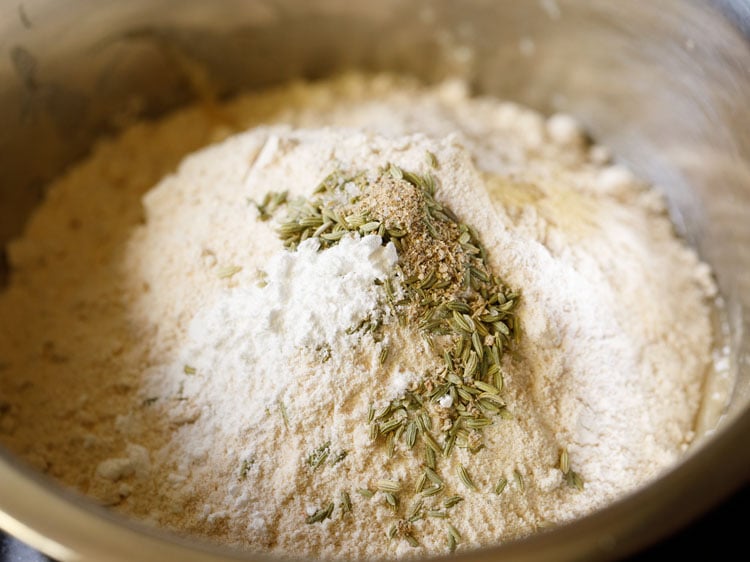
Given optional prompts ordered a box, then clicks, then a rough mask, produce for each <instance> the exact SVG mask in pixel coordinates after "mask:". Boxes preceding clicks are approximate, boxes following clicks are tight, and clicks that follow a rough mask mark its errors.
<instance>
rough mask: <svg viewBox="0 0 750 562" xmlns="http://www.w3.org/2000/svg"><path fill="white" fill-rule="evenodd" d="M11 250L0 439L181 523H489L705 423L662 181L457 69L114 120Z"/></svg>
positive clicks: (606, 476) (453, 529)
mask: <svg viewBox="0 0 750 562" xmlns="http://www.w3.org/2000/svg"><path fill="white" fill-rule="evenodd" d="M243 131H244V132H243ZM234 133H238V134H234ZM206 145H210V146H208V147H207V148H201V147H204V146H206ZM199 148H201V150H199V151H197V152H194V153H193V154H191V155H190V156H187V157H186V158H185V159H184V160H182V159H183V157H184V156H186V155H187V154H188V153H190V152H193V151H195V150H196V149H199ZM181 160H182V161H181ZM178 164H179V165H178ZM154 185H155V187H154ZM8 252H9V258H10V263H11V267H12V276H11V279H10V284H9V286H8V288H7V290H6V291H5V292H4V293H2V294H0V441H1V442H2V444H3V445H5V446H6V447H8V448H9V449H11V450H12V451H13V452H15V453H17V454H18V455H19V456H20V457H22V458H23V459H25V460H26V461H28V462H30V463H32V464H33V465H34V466H36V467H37V468H38V469H40V470H42V471H44V472H46V473H47V474H49V475H51V476H52V477H54V478H57V479H59V480H60V481H62V482H63V483H65V484H67V485H69V486H72V487H74V488H77V489H78V490H80V491H81V492H83V493H85V494H88V495H91V496H93V497H94V498H96V499H97V500H98V501H100V502H102V503H104V504H105V505H109V506H112V507H113V509H116V510H118V511H120V512H122V513H125V514H128V515H131V516H134V517H136V518H139V519H142V520H145V521H147V522H150V523H153V524H154V525H157V526H163V527H166V528H170V529H174V530H177V531H180V532H187V533H190V534H191V535H193V536H195V537H198V538H206V539H210V540H214V541H219V542H221V543H224V544H229V545H235V546H239V547H243V548H249V549H252V550H259V551H269V552H274V553H280V554H288V555H297V556H305V557H311V556H314V557H333V558H360V557H382V556H385V557H395V556H411V555H424V554H440V553H446V552H449V551H453V550H456V549H459V550H460V549H466V548H473V547H476V546H480V545H487V544H493V543H498V542H504V541H507V540H510V539H513V538H517V537H520V536H524V535H527V534H529V533H532V532H535V531H537V530H540V529H543V528H545V527H548V526H551V525H556V524H560V523H563V522H565V521H568V520H571V519H573V518H575V517H578V516H581V515H583V514H586V513H589V512H591V511H593V510H595V509H597V508H599V507H602V506H604V505H605V504H607V503H608V502H610V501H612V500H614V499H615V498H618V497H620V496H622V495H623V494H625V493H627V492H629V491H631V490H633V489H634V488H636V487H638V486H640V485H642V484H644V483H645V482H648V481H649V480H651V479H653V478H655V477H656V476H657V475H659V474H660V473H662V472H663V471H664V470H665V469H667V468H668V467H669V466H670V465H671V464H673V463H674V462H675V461H676V460H677V459H678V458H679V457H680V455H681V454H683V453H684V451H685V450H686V448H687V446H688V445H689V444H690V443H691V441H692V440H693V439H694V435H695V431H696V429H697V428H698V427H699V426H700V425H701V424H702V423H704V422H703V421H702V416H703V413H702V412H703V410H702V404H703V401H704V395H705V394H706V388H707V387H706V385H707V384H708V382H707V381H708V378H709V376H710V374H711V372H712V371H713V368H714V359H713V356H712V353H713V350H714V348H715V345H716V343H717V342H716V341H715V335H714V331H713V328H712V321H711V314H712V306H713V298H714V296H715V288H714V285H713V283H712V280H711V276H710V271H709V269H708V267H707V266H706V265H704V264H702V263H701V262H700V261H699V260H698V258H697V257H696V255H695V253H694V252H693V251H692V250H690V249H689V248H687V247H686V246H685V245H684V244H683V243H682V242H681V241H679V240H678V239H677V238H676V236H675V235H674V233H673V229H672V226H671V224H670V222H669V219H668V216H667V214H666V211H665V206H664V203H663V201H662V198H661V196H660V195H658V194H657V193H656V192H655V191H653V190H651V189H650V188H649V186H647V185H646V184H644V183H642V182H640V181H638V180H636V179H635V178H634V177H633V176H632V174H630V173H629V172H628V171H627V170H626V169H624V168H623V167H621V166H618V165H613V164H611V163H610V162H609V155H608V152H607V150H606V149H605V148H603V147H601V146H598V145H591V144H590V143H588V142H587V141H586V140H585V137H584V135H583V133H582V131H581V130H580V128H579V126H578V125H577V124H576V123H575V122H574V121H573V120H572V119H571V118H569V117H566V116H563V115H556V116H553V117H551V118H549V119H545V118H544V117H542V116H541V115H539V114H537V113H535V112H532V111H530V110H528V109H524V108H521V107H518V106H517V105H514V104H511V103H505V102H501V101H498V100H494V99H481V98H472V97H469V96H468V95H467V93H466V91H465V89H464V87H463V86H462V85H461V84H460V83H457V82H446V83H444V84H442V85H438V86H435V87H430V88H426V87H423V86H421V85H419V84H417V83H415V82H413V81H410V80H408V79H403V78H395V77H392V76H374V77H372V76H370V77H365V76H360V75H351V76H344V77H341V78H338V79H335V80H330V81H327V82H320V83H314V84H307V83H299V84H293V85H289V86H286V87H283V88H279V89H277V90H272V91H268V92H263V93H256V94H249V95H247V96H245V97H242V98H239V99H237V100H235V101H232V102H230V103H228V104H226V105H224V106H222V107H220V108H211V110H210V111H207V110H206V109H205V108H203V107H200V106H196V107H193V108H189V109H186V110H183V111H181V112H179V113H176V114H175V115H172V116H169V117H167V118H165V119H164V120H163V121H161V122H157V123H149V124H139V125H136V126H134V127H132V128H130V129H129V130H127V131H125V132H124V133H123V134H122V135H121V136H120V137H118V138H115V139H112V140H108V141H104V142H102V143H100V144H99V145H98V146H97V147H96V148H95V150H94V152H93V153H92V154H91V156H90V157H89V158H88V159H87V160H86V161H84V162H82V163H81V164H79V165H77V166H76V167H74V168H72V169H71V170H70V171H69V172H68V173H67V174H66V175H64V176H63V177H61V178H60V179H59V180H58V181H57V182H55V184H54V185H52V186H51V188H50V190H49V193H48V196H47V199H46V201H45V202H44V204H43V205H42V206H41V207H40V208H39V210H38V211H37V213H36V214H35V215H34V217H32V219H31V221H30V223H29V225H28V227H27V229H26V232H25V233H24V235H23V237H21V238H19V239H18V240H16V241H15V242H13V243H12V244H11V245H10V246H9V248H8Z"/></svg>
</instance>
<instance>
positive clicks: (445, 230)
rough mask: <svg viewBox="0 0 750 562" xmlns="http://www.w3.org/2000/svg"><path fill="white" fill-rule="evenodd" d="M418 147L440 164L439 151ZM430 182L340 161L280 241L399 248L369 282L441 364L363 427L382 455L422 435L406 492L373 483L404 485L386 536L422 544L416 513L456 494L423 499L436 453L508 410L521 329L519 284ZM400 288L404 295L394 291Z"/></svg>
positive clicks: (395, 496) (395, 495)
mask: <svg viewBox="0 0 750 562" xmlns="http://www.w3.org/2000/svg"><path fill="white" fill-rule="evenodd" d="M425 155H426V159H427V161H428V162H429V163H430V165H431V166H432V167H434V168H436V167H437V166H438V162H437V159H436V157H435V155H434V154H432V153H431V152H427V153H426V154H425ZM435 190H436V182H435V178H434V177H433V176H432V175H431V174H430V173H427V174H426V175H424V176H420V175H417V174H414V173H410V172H407V171H404V170H402V169H401V168H399V167H397V166H394V165H389V166H388V167H387V168H386V169H381V170H377V171H374V172H370V173H368V172H359V173H355V174H352V175H347V174H345V173H343V172H342V171H336V172H335V173H332V174H331V175H329V176H328V177H327V178H326V179H325V180H324V181H323V182H322V183H321V184H320V186H319V187H318V188H317V189H316V190H315V192H314V193H315V197H314V198H313V199H306V198H301V199H299V200H297V201H294V202H292V203H290V205H289V206H290V207H291V210H290V214H289V216H288V217H287V218H286V220H285V221H284V222H283V223H282V224H281V226H280V227H279V229H278V232H279V234H280V236H281V237H282V239H283V241H284V245H285V246H286V247H287V248H292V249H294V248H296V247H298V245H299V244H300V243H304V242H305V241H308V240H311V239H312V240H316V242H315V244H316V246H317V247H318V248H320V249H322V250H325V249H326V248H328V247H331V246H332V245H335V244H337V243H338V242H339V241H341V240H342V239H343V238H344V237H348V236H351V235H354V236H367V235H368V234H371V233H376V235H377V236H378V237H380V239H381V240H382V243H383V244H384V245H393V246H394V247H395V248H396V250H397V251H398V255H399V263H398V266H397V271H395V272H394V273H393V274H392V275H391V276H389V277H388V278H386V279H385V281H382V280H379V279H376V280H375V283H382V284H383V285H384V286H385V293H386V297H387V304H388V305H389V306H390V308H391V311H392V312H393V314H394V315H395V316H396V317H397V318H398V319H399V321H400V322H412V323H417V324H418V326H419V330H420V332H421V334H422V336H423V337H424V339H425V341H426V342H427V344H428V346H429V348H430V349H431V350H432V351H433V352H434V353H436V354H438V355H439V356H440V357H441V358H442V360H443V363H444V364H443V365H441V367H440V368H439V369H438V370H435V371H431V370H427V371H426V372H425V373H424V374H423V377H422V378H421V379H420V380H417V381H416V382H414V383H412V384H411V385H410V386H409V387H408V388H407V390H406V392H405V393H403V394H402V395H400V396H398V397H397V398H396V399H394V400H392V401H391V402H389V403H388V404H386V405H385V406H384V407H382V408H377V409H376V408H375V406H374V405H371V406H370V408H369V411H368V416H367V421H368V423H369V424H370V436H371V438H372V439H373V440H378V439H379V438H384V439H385V441H386V447H387V451H388V456H389V457H393V455H394V454H395V449H396V446H397V444H399V443H400V442H401V443H402V445H404V448H405V449H407V450H413V449H414V447H415V445H416V444H417V442H418V441H419V442H421V444H422V445H423V447H422V448H423V451H424V464H423V469H422V471H421V474H420V475H419V477H418V479H417V484H416V486H415V487H414V489H413V490H409V491H408V492H407V491H406V490H404V489H403V487H404V486H403V483H401V482H399V481H398V480H392V479H381V480H378V481H377V483H376V490H377V491H379V492H381V493H382V494H383V496H384V501H385V503H386V504H387V505H388V506H389V507H390V508H391V509H392V510H393V511H394V512H396V513H398V511H399V506H400V503H401V497H402V495H409V496H412V498H411V501H412V506H411V507H410V509H409V511H408V513H407V514H406V515H402V517H401V518H399V519H397V520H396V521H395V522H394V523H393V524H392V525H391V526H390V529H389V531H388V536H389V538H391V539H392V538H394V537H396V536H401V537H403V538H404V539H406V540H407V541H408V542H409V544H411V545H412V546H418V545H419V541H418V539H417V538H416V537H415V535H414V528H413V523H415V522H416V521H419V520H420V519H423V518H424V517H427V516H432V517H440V518H445V519H448V517H449V511H448V510H449V509H450V507H452V506H453V505H455V504H456V503H458V502H460V501H462V500H463V498H462V497H461V496H455V495H454V496H451V498H449V499H446V500H445V501H444V503H443V506H441V507H442V509H441V508H438V509H427V508H425V504H424V498H428V497H434V496H437V495H439V494H442V492H444V490H445V484H444V481H443V479H442V478H441V476H440V475H439V472H440V469H439V468H438V462H437V459H438V458H439V457H448V456H450V454H451V452H452V450H453V447H454V446H458V447H463V448H466V449H469V450H470V451H472V452H476V451H478V450H479V449H480V448H482V446H483V443H482V438H481V430H482V428H484V427H486V426H488V425H491V424H492V423H493V419H492V418H493V417H494V416H500V417H501V418H502V417H506V418H508V417H512V414H510V412H509V411H508V410H507V408H506V404H505V402H504V401H503V399H502V398H501V396H500V393H501V391H502V388H503V375H502V369H501V357H502V355H503V350H504V348H505V347H506V346H507V345H508V344H509V343H510V342H511V340H512V339H513V338H514V336H515V334H516V333H517V331H516V329H515V324H516V318H515V317H514V314H513V311H514V309H515V307H516V303H517V299H518V298H519V296H518V293H516V292H513V291H511V290H510V289H508V288H506V287H504V286H503V285H502V284H501V283H500V282H499V281H498V280H497V278H496V277H495V275H494V274H493V273H492V272H491V271H490V270H489V267H488V264H487V252H486V250H485V248H484V246H483V245H482V243H481V242H480V241H479V239H478V237H477V234H476V231H475V230H474V229H473V228H471V227H470V226H468V225H467V224H464V223H462V222H460V221H459V220H458V218H457V217H456V216H455V214H454V213H453V212H452V211H451V210H450V209H449V208H448V207H445V206H443V205H441V204H440V203H438V202H437V200H436V199H435ZM285 200H286V194H268V195H267V196H266V197H265V198H264V200H263V203H262V204H260V205H258V210H259V213H260V218H261V219H266V218H268V205H269V203H271V202H273V203H274V205H273V206H274V207H276V206H278V204H279V203H281V202H282V201H285ZM402 293H403V298H397V295H401V294H402ZM384 312H385V311H380V312H379V313H378V312H377V311H376V312H375V314H374V315H372V316H368V318H367V319H366V320H365V321H363V322H362V323H360V325H359V326H357V327H356V330H359V329H362V330H367V331H369V332H371V333H372V334H373V337H374V338H375V340H376V341H381V340H382V334H379V332H380V331H381V330H382V327H383V323H384V316H385V314H384ZM388 352H389V349H388V347H383V348H382V349H381V352H380V355H379V358H378V359H379V363H380V365H383V364H385V363H386V361H388V355H389V353H388ZM395 361H398V359H395ZM433 420H435V421H434V422H433ZM436 435H439V437H436ZM402 440H403V441H402ZM329 447H330V442H328V443H326V444H325V445H323V446H322V447H321V448H320V449H317V450H316V451H315V452H313V453H312V454H311V456H310V457H309V459H308V463H309V464H310V465H311V466H312V467H313V468H315V467H317V466H318V465H319V464H320V463H321V462H323V460H325V458H327V456H328V454H329ZM565 472H567V470H565ZM458 474H459V477H460V479H461V481H462V482H463V483H464V485H465V486H466V487H468V488H469V489H471V490H473V491H477V487H476V485H475V484H474V483H473V481H472V480H471V477H470V476H469V474H468V473H467V471H466V469H465V468H464V467H463V466H459V472H458ZM428 483H429V484H428ZM359 492H360V494H361V495H364V496H365V497H371V495H372V494H374V492H373V491H372V490H369V489H367V488H365V489H360V490H359ZM404 492H406V494H404ZM409 492H410V493H409ZM414 498H416V499H414ZM340 509H341V510H342V513H350V512H351V499H350V497H349V495H348V493H347V492H342V503H341V505H340ZM334 513H335V504H334V503H329V504H328V506H326V507H325V508H320V509H319V510H316V511H315V513H313V514H312V515H310V516H309V517H308V518H307V520H306V522H308V523H315V522H320V521H323V520H324V519H328V518H331V517H332V516H333V515H334ZM446 536H447V544H448V545H449V550H450V551H451V552H452V551H453V550H455V548H456V545H457V542H458V541H459V540H460V534H459V533H458V531H456V529H455V527H453V526H452V525H448V527H447V532H446Z"/></svg>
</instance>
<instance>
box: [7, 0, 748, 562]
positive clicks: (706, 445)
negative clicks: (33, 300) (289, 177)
mask: <svg viewBox="0 0 750 562" xmlns="http://www.w3.org/2000/svg"><path fill="white" fill-rule="evenodd" d="M748 33H750V8H748V5H747V3H745V2H742V1H731V0H716V1H713V2H702V1H698V0H695V1H689V0H663V1H661V2H658V3H650V2H646V1H642V2H620V1H618V0H602V1H597V2H594V1H591V2H589V1H585V0H580V1H573V0H540V1H538V2H537V1H526V2H517V1H514V0H506V1H492V0H464V1H460V2H459V1H455V0H414V1H404V0H381V1H380V2H359V1H355V0H321V1H317V2H306V1H293V0H280V1H271V0H267V1H263V0H258V1H252V2H251V1H246V0H223V1H222V2H210V3H209V2H202V1H200V0H129V1H128V2H117V1H115V0H65V1H61V0H25V1H23V2H21V1H20V0H19V1H18V2H4V3H2V4H0V171H2V175H1V176H0V245H2V243H3V242H4V241H6V240H7V239H8V238H9V237H11V236H13V235H15V234H17V233H18V232H19V231H20V229H21V228H22V225H23V223H24V221H25V219H26V217H27V216H28V214H29V212H30V210H31V209H32V208H33V206H34V205H35V204H36V203H37V202H38V201H39V200H40V198H41V197H42V196H43V186H44V185H45V183H46V182H47V181H48V180H49V179H50V178H51V177H54V175H55V174H57V173H59V172H60V171H61V170H63V169H64V168H65V166H66V165H68V164H70V163H71V162H73V161H75V159H77V158H79V157H81V156H82V155H84V154H85V152H86V150H87V148H88V147H89V146H90V144H91V143H92V141H93V140H94V139H95V138H96V137H97V136H99V135H100V134H102V133H106V132H111V131H114V130H116V129H117V128H119V127H121V126H122V125H123V124H124V123H126V122H128V121H129V120H131V119H133V118H137V117H153V116H157V115H159V114H160V113H163V112H164V111H166V110H168V109H170V108H173V107H175V106H177V105H179V104H181V103H185V102H187V101H189V100H190V99H192V98H194V97H196V96H197V95H203V96H205V95H209V96H219V97H221V96H227V95H231V94H232V93H235V92H238V91H241V90H243V89H246V88H254V87H260V86H263V85H267V84H271V83H276V82H279V81H282V80H284V79H287V78H290V77H294V76H304V77H319V76H324V75H326V74H330V73H333V72H335V71H337V70H341V69H345V68H350V67H361V68H365V69H387V70H394V71H406V72H411V73H415V74H417V75H418V76H420V77H422V78H423V79H425V80H428V81H429V80H436V79H439V78H441V77H444V76H448V75H456V74H458V75H460V76H463V77H464V78H466V79H467V80H468V81H469V82H470V83H471V84H472V86H473V87H474V89H475V90H476V91H477V92H480V93H489V94H495V95H498V96H500V97H505V98H510V99H514V100H517V101H520V102H523V103H526V104H528V105H531V106H533V107H536V108H538V109H540V110H542V111H545V112H549V111H553V110H565V111H569V112H571V113H573V114H574V115H576V116H577V117H578V118H579V119H581V121H582V122H583V123H584V124H585V125H586V126H587V127H588V128H589V130H590V131H591V133H592V135H594V136H595V137H596V138H597V139H598V140H601V141H602V142H603V143H605V144H608V145H609V146H611V147H612V148H613V149H614V150H615V153H616V154H617V156H618V158H620V159H621V160H623V161H624V162H626V163H628V164H629V165H630V166H631V167H632V168H633V169H635V171H636V172H638V173H639V174H641V175H642V176H644V177H646V178H648V179H650V180H652V181H654V182H656V183H657V184H659V185H660V186H661V188H662V189H664V191H665V192H666V193H667V196H668V198H669V201H670V204H671V208H672V213H673V216H674V218H675V222H676V223H677V225H678V229H679V230H680V231H681V233H682V234H684V235H685V236H686V238H687V239H688V240H689V241H690V242H691V243H692V244H694V245H695V246H696V248H698V250H699V252H700V253H701V255H702V256H703V257H704V258H705V259H706V260H707V261H708V262H710V263H711V265H712V266H713V267H714V269H715V271H716V275H717V279H718V282H719V285H720V287H721V291H722V293H723V295H724V297H725V300H726V305H727V315H728V320H729V325H730V330H731V334H730V343H731V348H732V352H731V368H732V371H733V373H734V374H735V375H736V381H737V382H736V385H735V388H734V391H733V394H732V399H731V402H730V404H729V405H728V407H727V411H726V413H725V415H724V416H723V418H722V420H721V423H720V424H719V427H718V429H717V430H716V431H714V432H712V433H711V435H708V436H706V438H704V439H703V440H702V441H701V443H700V445H699V446H697V447H696V448H694V450H693V451H692V453H691V454H690V455H688V456H687V457H686V458H685V459H684V461H683V462H681V463H680V465H679V466H677V467H675V469H674V470H672V471H671V472H670V473H669V474H667V475H665V476H664V477H663V478H662V479H660V480H659V481H657V482H655V483H654V484H653V485H651V486H649V487H647V488H645V489H642V490H640V491H638V492H637V493H635V494H633V495H631V496H629V497H627V498H624V499H623V500H622V501H620V502H618V503H616V504H614V505H612V506H611V507H609V508H607V509H605V510H603V511H601V512H598V513H596V514H594V515H592V516H590V517H587V518H584V519H581V520H579V521H577V522H575V523H573V524H570V525H567V526H565V527H561V528H558V529H554V530H551V531H548V532H545V533H543V534H539V535H537V536H534V537H532V538H530V539H528V540H526V541H520V542H516V543H510V544H507V545H503V546H500V547H497V548H494V549H490V550H486V551H478V552H475V553H471V554H467V555H462V556H461V559H464V560H490V559H499V558H502V559H503V560H508V561H515V560H518V561H525V560H529V561H530V560H535V561H540V560H556V561H562V560H573V559H575V560H607V559H614V558H621V557H622V556H624V555H626V554H627V553H629V552H631V551H633V550H634V549H636V548H638V547H641V546H643V545H645V544H647V543H649V542H651V541H654V540H656V539H658V538H660V537H663V536H664V535H665V534H667V533H669V532H671V531H673V530H674V529H676V528H678V527H680V526H681V525H684V524H685V523H686V522H687V521H688V520H689V519H690V518H692V517H694V516H696V515H697V514H699V513H701V512H704V511H705V510H706V509H708V508H709V507H711V506H712V505H715V504H716V503H717V502H718V501H719V500H721V499H722V498H723V497H724V496H726V494H728V493H730V492H731V491H733V490H735V489H737V488H738V487H739V486H740V485H742V484H743V483H746V482H748V480H750V448H749V447H747V440H746V436H747V435H748V434H749V433H750V407H749V404H750V335H748V334H749V333H750V110H749V109H748V100H750V42H749V40H748ZM1 273H2V265H0V282H2V274H1ZM1 391H2V389H0V394H1ZM0 527H3V528H5V529H7V530H8V531H10V532H11V533H13V534H15V535H17V536H19V537H21V538H22V539H24V540H26V541H27V542H29V543H30V544H32V545H33V546H35V547H36V548H39V549H40V550H43V551H44V552H46V553H48V554H50V555H52V556H54V557H56V558H58V559H60V560H65V561H73V560H76V561H78V560H81V561H97V562H103V561H124V560H134V559H137V560H141V561H150V560H153V561H163V560H183V561H188V562H189V561H196V562H197V561H210V560H213V561H218V560H232V559H243V558H242V556H241V555H240V554H236V553H229V552H226V551H219V550H217V549H211V548H209V547H205V546H199V545H191V544H188V543H186V542H184V541H183V540H182V539H178V538H174V537H168V536H166V535H164V534H160V533H157V532H156V531H153V530H149V529H144V528H142V527H140V526H139V525H137V524H134V523H130V522H125V521H122V520H120V519H119V518H117V517H116V516H114V515H112V514H110V513H108V512H106V511H104V510H101V509H99V508H97V507H94V506H92V505H90V504H89V503H87V502H86V501H85V500H82V499H81V498H78V497H76V496H73V495H72V494H70V493H68V492H66V491H63V490H60V489H58V488H57V487H56V486H54V485H53V484H51V483H50V482H47V481H46V480H45V479H44V478H43V477H42V476H41V475H37V474H33V473H31V472H29V471H27V470H26V469H25V468H24V467H22V466H20V465H19V464H18V463H17V462H16V461H15V460H14V459H12V458H11V457H10V456H8V455H7V454H2V455H0Z"/></svg>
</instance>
